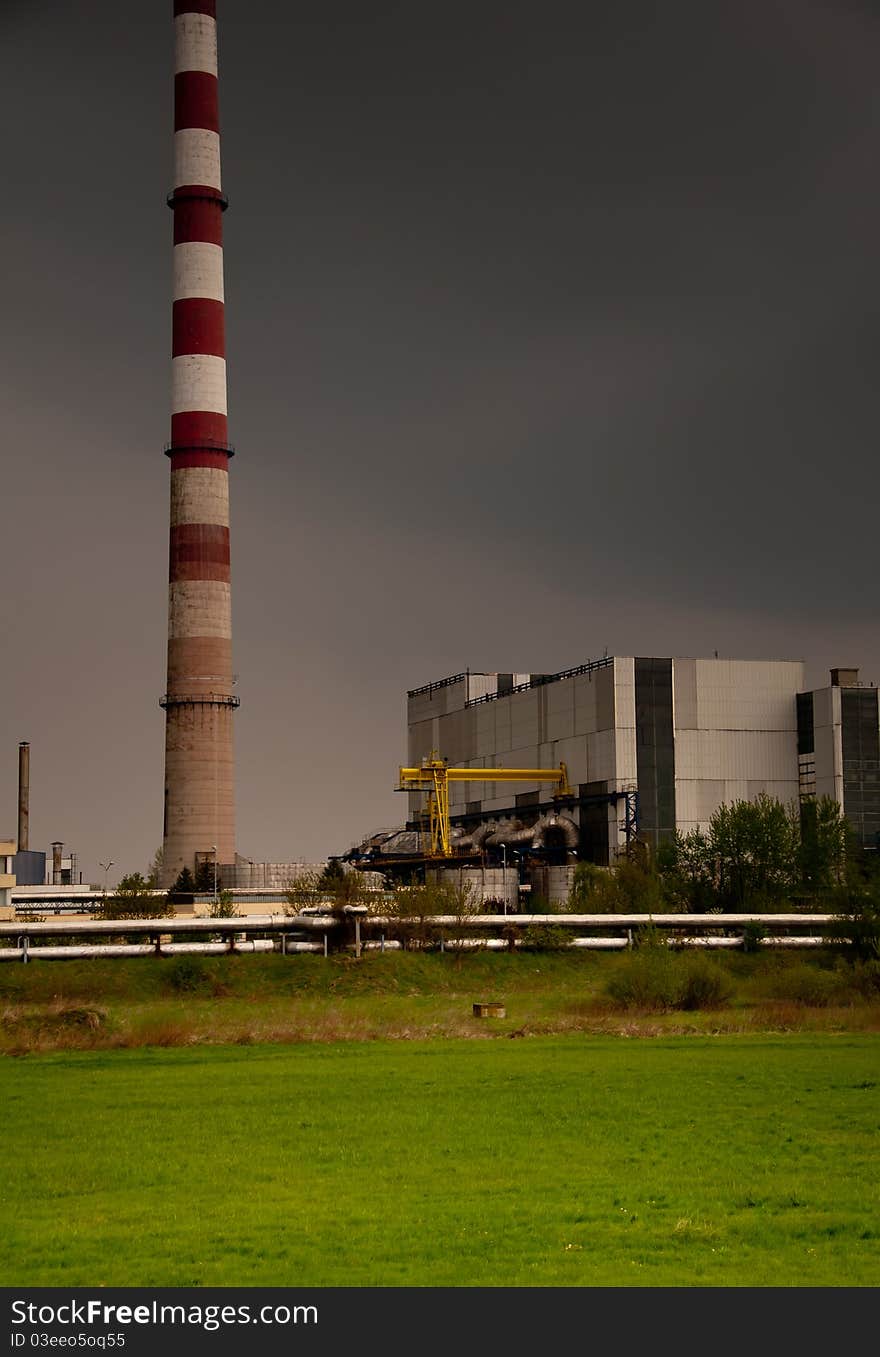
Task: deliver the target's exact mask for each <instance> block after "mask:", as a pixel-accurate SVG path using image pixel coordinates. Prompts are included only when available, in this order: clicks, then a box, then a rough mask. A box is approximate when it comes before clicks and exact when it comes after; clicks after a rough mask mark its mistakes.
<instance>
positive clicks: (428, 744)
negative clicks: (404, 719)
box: [407, 721, 435, 767]
mask: <svg viewBox="0 0 880 1357" xmlns="http://www.w3.org/2000/svg"><path fill="white" fill-rule="evenodd" d="M434 724H435V723H434V722H433V721H417V722H416V724H415V725H411V726H410V728H409V753H408V755H407V758H408V760H409V764H410V766H411V767H412V766H414V765H415V764H417V763H419V762H420V761H421V760H422V759H424V758H427V757H428V755H429V754H430V752H431V750H432V749H433V747H434V744H433V741H434Z"/></svg>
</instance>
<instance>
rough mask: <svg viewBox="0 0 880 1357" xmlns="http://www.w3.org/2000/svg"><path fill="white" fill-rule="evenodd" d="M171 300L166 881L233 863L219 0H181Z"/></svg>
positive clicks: (177, 9) (233, 703)
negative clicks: (202, 864) (204, 865)
mask: <svg viewBox="0 0 880 1357" xmlns="http://www.w3.org/2000/svg"><path fill="white" fill-rule="evenodd" d="M174 29H175V80H174V188H173V191H172V192H171V194H170V195H169V198H168V203H169V206H170V207H171V209H172V211H173V213H174V302H173V337H172V358H171V372H172V377H171V387H172V397H171V442H170V443H169V445H168V447H167V449H166V452H167V455H168V456H169V457H170V459H171V518H170V553H169V570H168V582H169V590H168V594H169V598H168V677H167V683H166V689H165V696H164V697H163V698H162V701H161V705H162V706H163V707H164V708H165V827H164V835H163V865H162V874H161V882H160V884H161V885H162V886H163V888H167V887H169V886H171V885H173V883H174V881H175V880H176V879H177V877H178V875H179V874H180V872H181V870H182V869H183V868H184V867H188V868H189V869H190V871H192V870H194V868H195V866H196V855H197V854H198V853H203V854H209V855H210V856H211V858H212V859H213V860H214V861H216V862H220V863H231V862H233V861H234V860H235V806H234V787H233V744H232V713H233V710H234V709H235V708H236V707H237V706H238V699H237V698H236V697H235V696H234V695H233V691H232V688H233V677H232V616H231V591H230V586H231V577H230V556H229V458H230V457H231V456H232V452H233V449H232V448H231V447H230V445H229V437H228V429H227V409H226V340H225V307H224V285H223V212H224V210H225V208H226V199H225V198H224V196H223V191H222V187H221V178H220V120H219V100H218V84H217V20H216V4H215V0H174Z"/></svg>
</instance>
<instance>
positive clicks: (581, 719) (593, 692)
mask: <svg viewBox="0 0 880 1357" xmlns="http://www.w3.org/2000/svg"><path fill="white" fill-rule="evenodd" d="M566 682H567V681H566ZM571 682H572V685H573V687H574V728H575V731H576V733H577V734H579V735H580V734H584V735H589V734H590V732H591V731H594V730H598V729H599V716H598V699H597V694H598V691H599V690H598V687H597V684H596V675H595V674H578V675H577V676H576V677H575V678H574V679H572V680H571ZM561 686H562V685H561V684H560V687H561Z"/></svg>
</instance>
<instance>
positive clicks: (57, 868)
mask: <svg viewBox="0 0 880 1357" xmlns="http://www.w3.org/2000/svg"><path fill="white" fill-rule="evenodd" d="M63 847H64V844H63V843H53V844H52V885H53V886H60V885H61V850H62V848H63Z"/></svg>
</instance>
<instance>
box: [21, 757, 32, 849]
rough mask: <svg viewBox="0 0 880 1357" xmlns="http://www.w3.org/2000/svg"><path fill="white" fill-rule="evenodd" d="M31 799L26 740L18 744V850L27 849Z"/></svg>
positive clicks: (29, 760) (29, 766)
mask: <svg viewBox="0 0 880 1357" xmlns="http://www.w3.org/2000/svg"><path fill="white" fill-rule="evenodd" d="M30 801H31V747H30V745H29V744H28V742H27V740H22V742H21V744H20V745H19V746H18V851H19V853H26V852H27V850H28V819H29V816H30Z"/></svg>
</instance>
